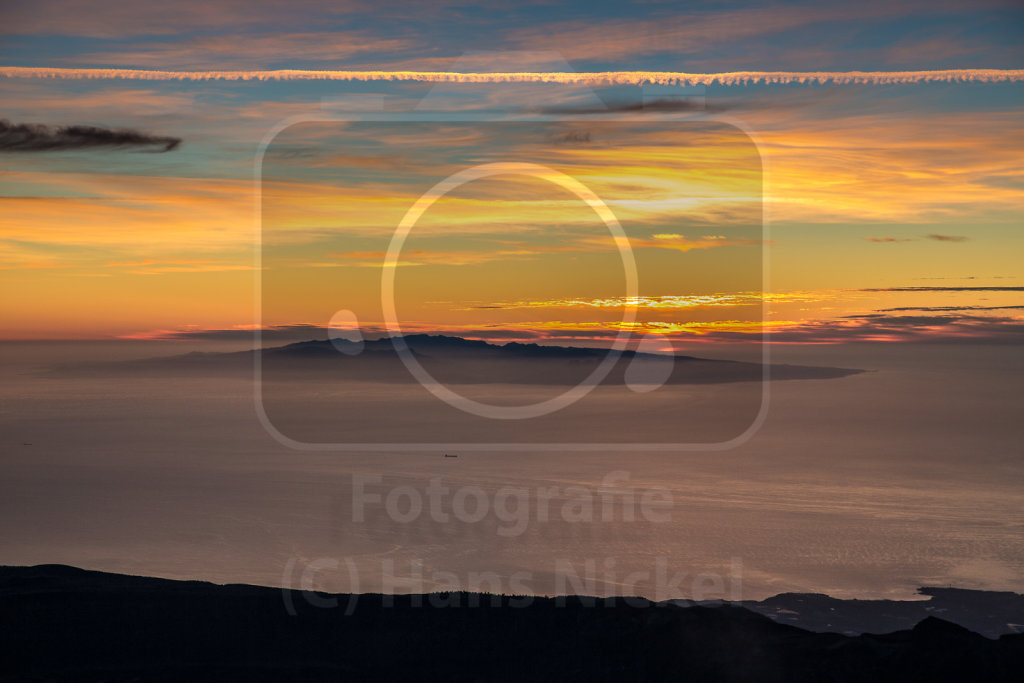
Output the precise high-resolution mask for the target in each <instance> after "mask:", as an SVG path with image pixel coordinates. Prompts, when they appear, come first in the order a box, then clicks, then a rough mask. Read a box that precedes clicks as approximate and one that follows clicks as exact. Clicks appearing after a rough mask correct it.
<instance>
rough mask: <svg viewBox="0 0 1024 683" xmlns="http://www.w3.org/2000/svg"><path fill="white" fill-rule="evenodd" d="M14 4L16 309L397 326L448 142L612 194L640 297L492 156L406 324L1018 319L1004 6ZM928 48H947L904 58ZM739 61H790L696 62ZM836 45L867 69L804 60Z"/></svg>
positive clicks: (839, 56) (1010, 22) (6, 16)
mask: <svg viewBox="0 0 1024 683" xmlns="http://www.w3.org/2000/svg"><path fill="white" fill-rule="evenodd" d="M371 10H372V11H371ZM0 27H2V28H0V32H2V38H0V97H2V101H3V107H2V111H0V118H3V119H5V121H4V123H3V124H2V127H0V207H2V210H0V289H2V291H3V296H2V297H0V317H2V319H3V321H4V322H3V328H2V331H0V335H2V337H3V338H7V339H38V338H62V339H77V338H82V339H96V338H111V337H132V338H153V337H155V338H166V337H183V338H230V337H231V336H232V335H235V336H238V335H242V334H246V333H247V331H248V330H251V329H252V328H253V327H254V326H256V325H257V324H260V323H262V324H263V325H264V326H267V327H268V328H270V329H271V330H272V336H273V335H277V336H279V337H280V338H281V339H290V338H307V337H308V336H309V335H310V329H311V327H312V328H315V327H322V326H324V325H327V324H328V322H329V321H330V320H331V316H332V314H333V313H334V312H335V311H338V310H351V311H353V312H354V314H355V316H356V317H357V318H358V319H359V321H360V324H361V325H362V326H363V328H364V331H368V332H384V331H385V327H384V324H383V322H384V318H383V315H382V311H381V302H380V279H381V271H382V263H383V259H384V256H385V254H386V252H387V250H388V246H389V244H390V240H391V236H392V234H393V232H394V229H395V227H396V226H397V225H398V224H399V222H400V221H401V220H402V217H403V216H404V215H405V213H406V211H407V210H408V209H409V208H410V207H411V206H412V205H413V204H414V203H415V202H416V201H417V199H418V198H419V197H420V196H421V195H422V194H423V193H424V192H425V191H427V190H429V189H430V188H431V187H432V186H433V185H434V184H435V183H437V182H440V181H442V180H443V179H444V178H446V177H447V176H449V175H450V174H452V173H455V172H457V171H459V170H460V169H464V168H468V167H472V166H474V165H477V164H484V163H508V162H512V163H521V164H523V163H527V164H528V163H534V164H541V165H544V166H545V167H546V168H550V169H554V171H556V172H558V173H564V174H567V175H568V176H571V177H572V178H575V179H576V180H577V181H579V182H580V183H582V184H583V185H584V186H586V187H587V188H589V190H591V191H592V192H593V193H594V194H595V195H596V196H598V197H599V198H600V199H601V201H602V202H604V204H605V205H607V207H608V208H609V209H610V210H611V212H612V213H613V214H614V216H615V217H616V218H617V219H618V221H619V222H620V223H621V225H622V228H623V231H624V233H625V235H627V236H628V239H629V243H630V246H631V249H632V252H633V254H634V256H635V259H636V263H637V267H638V272H639V287H638V290H637V295H638V296H637V297H635V298H633V299H629V300H627V299H626V296H627V290H626V289H625V283H624V275H623V268H622V264H621V260H620V257H619V253H618V250H617V248H616V245H615V243H614V241H613V240H612V238H611V235H610V233H609V231H608V229H607V228H606V227H605V225H604V224H603V222H602V221H601V219H600V218H599V217H598V215H597V214H596V213H595V212H594V210H593V209H592V208H589V207H587V206H586V205H585V204H584V203H583V202H581V201H580V200H579V199H578V198H577V197H574V196H573V195H572V194H571V193H570V192H569V191H568V190H566V189H565V188H564V187H560V186H559V185H557V184H554V183H552V182H551V180H550V178H545V177H527V176H523V175H507V176H501V177H492V178H486V179H482V180H478V181H473V182H472V183H467V184H466V185H463V186H462V187H460V188H458V189H457V190H454V191H453V192H452V193H450V194H448V195H446V196H445V197H444V198H442V199H440V200H439V201H438V202H437V204H435V205H434V206H433V207H432V208H431V209H430V211H429V212H428V213H426V214H425V215H424V217H423V220H422V221H420V222H419V223H418V224H417V226H416V228H415V229H414V230H413V232H411V233H410V237H409V239H408V241H407V242H406V244H405V245H404V249H403V251H402V255H401V257H400V258H399V259H398V261H397V263H396V266H395V267H396V270H397V273H396V280H397V286H396V294H397V296H396V308H397V311H398V314H399V316H400V318H401V320H402V322H403V329H405V330H406V331H443V332H448V333H455V334H463V335H466V336H481V337H486V338H494V339H524V338H531V339H539V340H548V341H571V342H577V341H580V340H593V339H600V338H602V337H608V336H612V335H614V334H616V333H617V332H618V330H619V329H620V326H621V323H620V322H618V321H621V319H622V317H623V311H624V309H626V308H628V307H629V306H628V305H634V306H635V307H636V309H637V315H636V319H637V321H638V323H637V324H636V325H634V326H633V328H634V329H636V330H637V331H641V332H646V333H654V334H660V335H663V336H664V337H666V338H669V339H671V340H672V342H673V343H674V344H676V345H677V347H682V348H685V347H686V346H687V345H691V344H695V343H708V342H718V341H737V340H742V339H748V338H756V337H757V335H758V334H759V333H760V332H761V331H762V330H768V331H771V332H772V333H773V335H774V337H773V338H774V339H776V340H778V341H784V342H836V341H850V340H941V341H949V340H963V339H969V340H978V341H1009V342H1015V343H1020V342H1021V341H1024V266H1022V259H1021V255H1022V253H1024V230H1022V217H1024V164H1022V162H1021V160H1022V159H1024V74H1022V73H1020V72H1019V71H1018V72H1016V74H1013V73H1010V74H1008V75H1004V76H1001V77H998V78H993V77H991V76H986V75H984V74H978V73H975V72H977V70H991V69H995V70H1020V69H1021V68H1024V42H1022V41H1021V36H1022V34H1024V8H1021V6H1020V4H1019V3H1016V2H1009V1H1008V2H997V1H992V2H984V1H983V2H972V3H967V2H908V3H892V2H874V1H868V2H863V3H845V2H844V3H839V2H836V3H827V4H823V3H810V2H809V3H789V4H778V5H772V6H766V5H763V4H756V5H755V4H751V3H743V2H736V3H725V2H717V3H699V2H698V3H690V4H688V5H686V6H685V7H681V6H680V5H679V4H678V3H669V2H664V3H662V2H648V3H638V4H635V5H630V4H624V3H623V4H619V3H616V4H608V6H603V5H595V4H593V3H582V2H579V3H561V4H558V5H552V4H549V3H545V2H526V3H518V4H516V5H515V6H514V8H513V6H512V5H509V7H505V6H504V4H502V3H473V4H472V5H471V4H469V3H460V2H455V3H445V2H438V3H430V4H429V5H426V4H421V3H404V2H393V3H387V4H386V5H384V6H382V5H381V4H380V3H365V2H321V1H315V0H314V1H308V2H293V3H274V2H259V1H257V2H241V1H239V2H218V3H211V2H208V1H202V2H200V1H194V0H184V1H183V2H177V3H155V2H115V3H99V2H92V1H91V0H41V1H39V2H35V3H20V4H17V5H15V4H12V3H5V5H4V6H3V7H2V9H0ZM48 69H49V71H47V70H48ZM89 69H113V70H128V71H114V72H106V73H104V74H96V73H94V72H90V71H88V70H89ZM280 69H286V70H303V71H309V72H319V71H331V72H335V71H351V72H371V71H372V72H385V73H384V74H383V76H382V77H379V78H378V77H373V78H368V79H366V80H360V79H353V78H351V77H345V78H342V77H340V76H337V75H336V76H335V77H333V78H330V79H328V78H324V79H320V78H317V79H315V80H313V79H311V78H312V77H311V76H309V75H307V76H302V77H299V76H295V75H292V76H289V75H287V74H285V75H280V74H279V75H276V76H268V74H267V73H266V72H268V71H272V70H280ZM140 70H142V71H146V72H151V71H173V72H189V73H188V74H180V73H179V74H172V75H170V76H159V75H157V76H152V75H147V74H146V73H140ZM934 70H963V72H962V74H961V76H960V77H956V78H951V79H950V78H945V77H943V78H938V77H935V78H929V77H927V76H920V75H916V76H915V75H906V76H902V77H901V76H900V75H899V74H901V73H903V72H918V71H934ZM396 71H402V72H407V71H411V72H459V73H465V72H473V73H487V72H529V73H532V74H535V76H533V77H525V80H526V81H530V80H534V81H540V80H544V78H543V77H542V76H543V74H550V73H553V72H558V73H563V72H564V73H568V72H576V73H581V74H585V73H596V72H610V71H612V72H640V71H642V72H684V73H688V74H703V75H706V76H704V77H702V79H701V78H697V79H694V80H693V81H692V83H695V82H697V81H701V83H708V85H703V84H685V83H684V84H673V83H662V84H648V85H647V86H645V87H641V86H638V85H634V84H631V80H630V77H629V76H628V75H627V76H618V77H604V78H597V77H595V78H593V79H591V80H590V81H588V82H583V83H571V84H566V83H559V82H554V83H540V82H516V83H510V82H504V80H505V79H499V78H496V79H494V80H495V81H497V82H490V83H488V82H479V83H460V82H443V83H433V82H429V81H430V80H431V79H430V78H428V77H417V76H415V75H411V76H410V75H401V74H397V75H396V74H394V73H392V72H396ZM738 71H756V72H797V74H796V75H795V76H786V77H776V78H774V79H772V78H767V79H765V78H761V79H756V78H754V79H748V80H746V81H742V82H734V81H735V80H736V79H733V78H729V77H726V76H718V77H716V76H714V75H715V74H723V73H729V72H738ZM851 71H858V72H876V73H877V74H878V75H877V76H875V77H871V76H867V77H863V78H859V79H857V80H860V81H863V82H851V83H846V82H839V83H837V82H836V80H835V79H832V80H829V79H828V78H822V79H818V81H819V82H803V81H806V80H808V79H807V78H805V77H803V76H801V75H800V74H803V73H812V72H840V73H845V72H851ZM223 72H242V73H241V74H239V73H233V74H224V73H223ZM315 75H316V74H313V76H315ZM183 76H184V77H183ZM434 80H436V79H434ZM477 80H484V81H486V80H487V79H486V78H479V79H477ZM549 80H550V79H549ZM554 80H557V79H554ZM633 80H636V79H633ZM640 80H642V79H640ZM668 80H671V79H668ZM771 80H775V81H785V82H766V81H771ZM811 80H812V81H813V80H814V79H811ZM839 80H844V79H843V78H841V77H840V79H839ZM894 80H896V81H899V80H903V81H906V82H892V81H894ZM645 104H646V108H644V105H645ZM375 110H377V111H383V112H384V113H385V116H384V117H383V118H384V119H386V120H382V121H370V122H363V123H353V122H352V121H347V122H346V121H331V120H328V121H319V122H318V121H316V120H317V119H324V118H327V119H336V118H352V117H353V116H356V117H358V116H364V117H370V118H372V117H373V116H376V114H373V113H372V112H374V111H375ZM367 112H371V113H369V114H368V113H367ZM403 112H405V113H409V112H412V118H414V119H416V120H413V121H410V120H409V118H410V117H408V116H405V117H404V118H403ZM460 116H461V117H462V118H461V119H460ZM515 116H519V117H523V116H526V117H528V120H520V121H518V122H516V121H511V120H510V118H512V117H515ZM293 117H294V118H293ZM473 117H482V118H484V119H487V120H473V121H466V120H465V119H466V118H473ZM300 119H306V120H308V122H307V123H296V124H295V125H291V126H288V125H285V123H283V122H285V121H288V120H294V121H298V120H300ZM67 126H86V127H95V128H99V129H103V130H102V131H96V130H90V129H86V128H70V129H62V127H67ZM110 131H114V132H110ZM271 131H279V133H278V134H277V136H276V137H273V138H272V137H271ZM264 142H267V145H266V153H265V154H263V153H262V152H263V148H262V144H263V143H264ZM259 163H262V174H260V173H257V171H256V169H257V167H258V164H259ZM762 212H764V213H765V214H766V215H767V217H768V220H767V221H766V222H765V223H763V222H762V218H761V217H762ZM763 255H767V259H768V260H767V263H768V266H767V268H766V270H765V272H764V273H763V274H764V276H765V282H766V284H767V287H766V288H764V289H762V286H763V282H762V277H761V276H762V273H761V263H762V256H763ZM257 256H262V266H263V270H262V281H263V295H264V296H263V301H262V305H261V304H260V301H259V300H258V297H257V291H256V287H255V284H254V283H255V281H256V274H257ZM762 300H766V301H767V302H768V304H769V306H770V311H771V316H770V318H771V319H770V321H769V322H767V323H762V322H761V319H760V311H761V308H760V304H761V301H762Z"/></svg>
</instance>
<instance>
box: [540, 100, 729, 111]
mask: <svg viewBox="0 0 1024 683" xmlns="http://www.w3.org/2000/svg"><path fill="white" fill-rule="evenodd" d="M734 108H735V107H734V106H730V105H723V104H708V103H706V102H705V101H704V98H703V97H665V98H660V99H650V100H646V101H643V102H641V101H639V100H630V101H625V102H623V101H611V102H606V103H605V105H604V106H592V105H584V106H574V105H571V104H567V105H563V106H556V107H545V108H543V109H541V110H540V113H542V114H629V113H638V114H642V113H644V112H661V113H664V112H691V111H692V112H710V113H716V112H723V111H727V110H729V109H734Z"/></svg>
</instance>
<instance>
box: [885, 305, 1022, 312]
mask: <svg viewBox="0 0 1024 683" xmlns="http://www.w3.org/2000/svg"><path fill="white" fill-rule="evenodd" d="M1017 309H1024V305H1020V306H900V307H899V308H878V309H875V310H877V311H880V312H896V311H929V312H936V313H940V312H955V311H1009V310H1017Z"/></svg>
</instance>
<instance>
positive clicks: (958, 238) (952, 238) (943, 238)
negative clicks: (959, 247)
mask: <svg viewBox="0 0 1024 683" xmlns="http://www.w3.org/2000/svg"><path fill="white" fill-rule="evenodd" d="M864 239H866V240H867V241H868V242H883V243H888V242H914V241H916V240H918V239H921V238H919V237H865V238H864ZM924 239H926V240H934V241H936V242H966V241H967V240H968V239H969V238H967V237H964V236H963V235H937V234H935V233H932V234H929V235H925V236H924Z"/></svg>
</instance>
